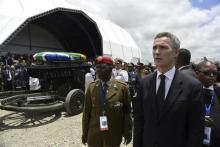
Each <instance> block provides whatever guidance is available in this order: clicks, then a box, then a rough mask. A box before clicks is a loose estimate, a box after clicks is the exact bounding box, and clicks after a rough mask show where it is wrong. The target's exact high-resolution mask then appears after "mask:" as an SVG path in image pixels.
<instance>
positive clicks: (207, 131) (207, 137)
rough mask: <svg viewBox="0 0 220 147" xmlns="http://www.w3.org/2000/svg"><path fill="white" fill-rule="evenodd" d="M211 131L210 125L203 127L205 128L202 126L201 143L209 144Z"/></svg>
mask: <svg viewBox="0 0 220 147" xmlns="http://www.w3.org/2000/svg"><path fill="white" fill-rule="evenodd" d="M211 131H212V129H211V128H210V127H205V128H204V139H203V144H205V145H210V141H211Z"/></svg>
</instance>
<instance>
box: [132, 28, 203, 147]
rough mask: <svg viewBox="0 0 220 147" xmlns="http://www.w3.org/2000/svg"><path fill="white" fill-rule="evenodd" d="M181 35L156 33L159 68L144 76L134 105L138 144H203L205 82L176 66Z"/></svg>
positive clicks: (161, 146)
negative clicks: (203, 87)
mask: <svg viewBox="0 0 220 147" xmlns="http://www.w3.org/2000/svg"><path fill="white" fill-rule="evenodd" d="M179 48H180V41H179V39H178V38H177V37H176V36H175V35H173V34H171V33H169V32H163V33H159V34H157V35H156V37H155V38H154V43H153V57H154V62H155V65H156V67H157V70H156V71H155V72H154V73H152V74H150V75H148V76H146V77H145V78H144V79H143V80H141V82H140V85H139V89H138V96H137V101H136V104H135V109H134V140H133V145H134V147H201V146H202V139H203V130H204V129H203V127H204V126H203V124H204V109H203V108H204V107H203V103H202V98H201V96H200V93H201V90H202V85H201V83H200V82H199V81H198V80H197V79H195V78H193V77H191V76H187V75H185V74H183V73H181V72H180V71H178V70H176V69H175V66H174V65H175V60H176V57H177V55H178V50H179Z"/></svg>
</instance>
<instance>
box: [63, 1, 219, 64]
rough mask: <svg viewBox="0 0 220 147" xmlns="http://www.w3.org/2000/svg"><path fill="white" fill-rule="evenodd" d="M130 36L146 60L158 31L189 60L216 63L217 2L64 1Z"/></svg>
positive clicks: (217, 56) (149, 55) (150, 55)
mask: <svg viewBox="0 0 220 147" xmlns="http://www.w3.org/2000/svg"><path fill="white" fill-rule="evenodd" d="M66 1H67V2H69V3H72V4H74V5H78V6H81V7H83V8H84V9H86V10H88V11H90V12H92V13H94V14H96V15H98V16H100V17H102V18H105V19H108V20H110V21H112V22H113V23H115V24H117V25H119V26H120V27H122V28H124V29H125V30H126V31H127V32H129V33H130V35H131V36H132V38H133V39H134V40H135V41H136V43H137V45H138V46H139V47H140V49H141V51H142V55H143V57H144V58H146V59H147V60H148V61H153V59H152V43H153V38H154V36H155V35H156V34H157V33H159V32H171V33H173V34H175V35H176V36H177V37H178V38H179V39H180V41H181V47H182V48H187V49H189V50H190V51H191V55H192V60H194V61H196V60H198V59H200V58H202V57H204V56H206V57H208V58H212V59H214V60H220V0H66Z"/></svg>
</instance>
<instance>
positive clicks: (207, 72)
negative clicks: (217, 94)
mask: <svg viewBox="0 0 220 147" xmlns="http://www.w3.org/2000/svg"><path fill="white" fill-rule="evenodd" d="M199 72H201V73H203V74H204V75H205V76H211V75H213V76H216V75H217V71H216V70H213V71H209V70H208V71H205V70H204V71H202V70H199Z"/></svg>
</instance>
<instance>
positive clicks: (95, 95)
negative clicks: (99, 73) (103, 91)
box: [91, 80, 100, 105]
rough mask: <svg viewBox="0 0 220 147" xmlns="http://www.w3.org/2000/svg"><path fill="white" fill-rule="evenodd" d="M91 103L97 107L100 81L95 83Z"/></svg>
mask: <svg viewBox="0 0 220 147" xmlns="http://www.w3.org/2000/svg"><path fill="white" fill-rule="evenodd" d="M91 96H92V101H93V104H94V105H99V97H100V80H97V81H95V86H94V88H93V89H92V92H91Z"/></svg>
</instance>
